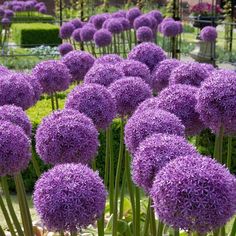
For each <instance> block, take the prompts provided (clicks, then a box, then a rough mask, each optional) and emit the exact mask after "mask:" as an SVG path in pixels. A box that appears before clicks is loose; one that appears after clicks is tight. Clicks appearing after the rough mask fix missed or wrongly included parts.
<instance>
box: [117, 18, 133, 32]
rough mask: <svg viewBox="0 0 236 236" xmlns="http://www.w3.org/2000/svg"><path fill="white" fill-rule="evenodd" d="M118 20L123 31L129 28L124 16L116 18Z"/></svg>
mask: <svg viewBox="0 0 236 236" xmlns="http://www.w3.org/2000/svg"><path fill="white" fill-rule="evenodd" d="M118 20H119V21H120V23H121V24H122V27H123V31H127V30H130V29H131V25H130V22H129V21H128V20H127V19H126V18H125V17H120V18H118Z"/></svg>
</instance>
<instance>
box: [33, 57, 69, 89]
mask: <svg viewBox="0 0 236 236" xmlns="http://www.w3.org/2000/svg"><path fill="white" fill-rule="evenodd" d="M67 55H68V54H67ZM32 75H33V76H34V77H35V78H37V79H38V81H39V82H40V84H41V86H42V88H43V92H44V93H47V94H52V93H54V92H60V91H65V90H66V89H68V88H69V85H70V82H71V76H70V72H69V70H68V68H67V67H66V66H65V65H64V64H63V63H62V62H60V61H55V60H48V61H43V62H41V63H39V64H38V65H36V67H35V68H34V69H33V71H32Z"/></svg>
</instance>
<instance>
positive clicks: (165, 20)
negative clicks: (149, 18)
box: [158, 17, 175, 33]
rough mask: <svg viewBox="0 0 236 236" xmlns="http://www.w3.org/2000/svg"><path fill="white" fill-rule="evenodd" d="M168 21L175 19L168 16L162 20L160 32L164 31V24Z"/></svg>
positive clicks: (159, 26) (159, 27)
mask: <svg viewBox="0 0 236 236" xmlns="http://www.w3.org/2000/svg"><path fill="white" fill-rule="evenodd" d="M167 21H171V22H174V21H175V20H174V19H173V18H171V17H167V18H164V19H163V20H162V22H161V24H159V25H158V30H159V32H161V33H162V26H163V25H164V24H165V23H166V22H167Z"/></svg>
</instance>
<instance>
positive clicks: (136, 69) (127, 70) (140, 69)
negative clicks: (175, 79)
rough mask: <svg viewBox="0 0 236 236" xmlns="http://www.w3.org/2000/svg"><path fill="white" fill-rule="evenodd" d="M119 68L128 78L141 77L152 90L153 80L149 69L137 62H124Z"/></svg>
mask: <svg viewBox="0 0 236 236" xmlns="http://www.w3.org/2000/svg"><path fill="white" fill-rule="evenodd" d="M118 67H120V69H121V70H122V71H123V73H124V75H125V76H127V77H140V78H141V79H142V80H143V81H145V82H146V83H147V84H148V85H149V86H150V87H151V88H152V79H151V74H150V70H149V68H148V67H147V66H146V65H145V64H143V63H141V62H139V61H135V60H124V61H122V62H121V63H119V65H118Z"/></svg>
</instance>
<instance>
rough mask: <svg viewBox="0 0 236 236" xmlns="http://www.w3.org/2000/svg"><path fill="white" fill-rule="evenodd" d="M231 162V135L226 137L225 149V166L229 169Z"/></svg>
mask: <svg viewBox="0 0 236 236" xmlns="http://www.w3.org/2000/svg"><path fill="white" fill-rule="evenodd" d="M231 162H232V137H231V136H229V137H228V149H227V167H228V169H229V170H230V169H231V164H232V163H231Z"/></svg>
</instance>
